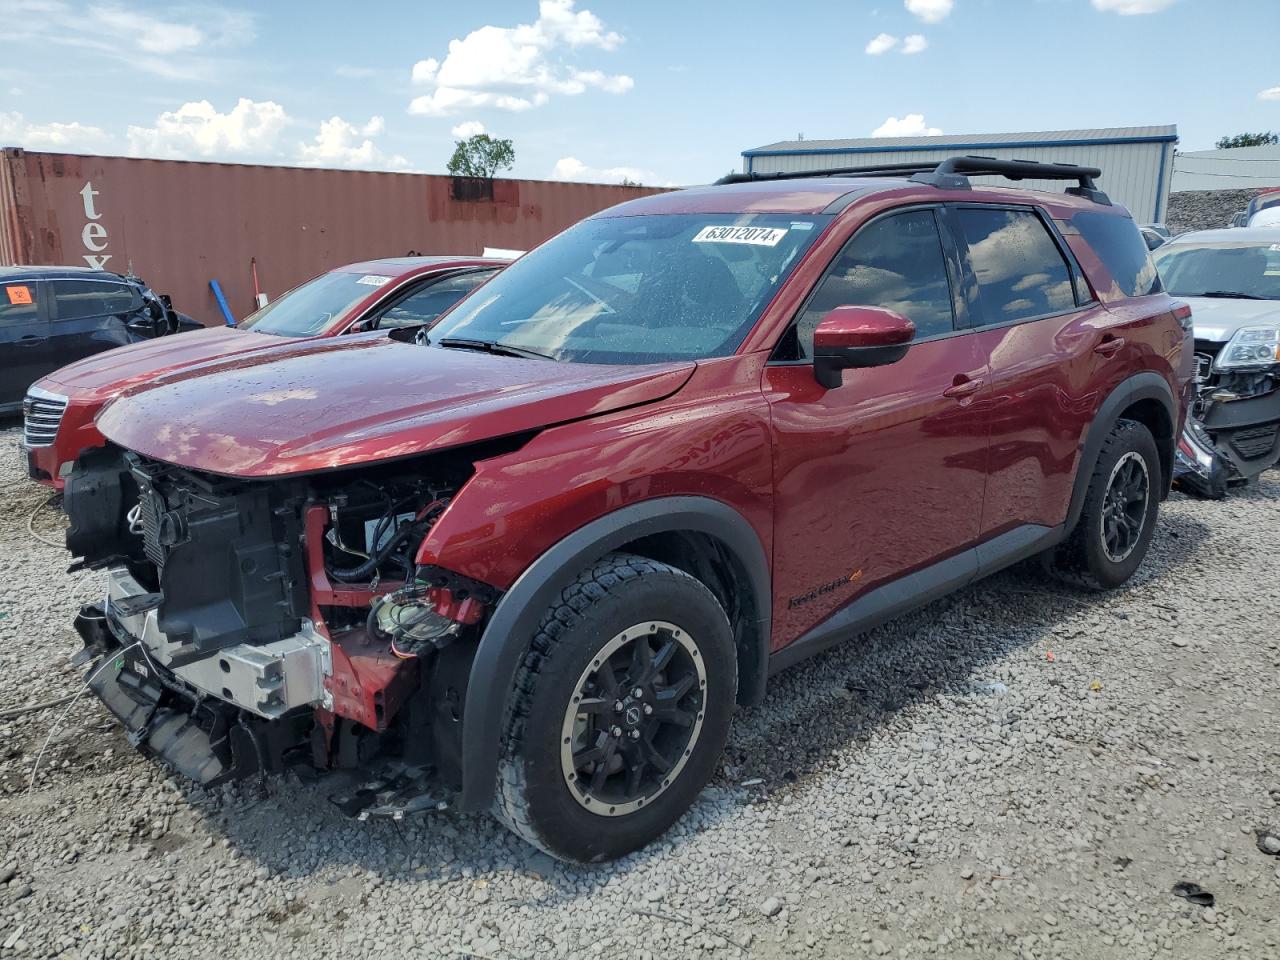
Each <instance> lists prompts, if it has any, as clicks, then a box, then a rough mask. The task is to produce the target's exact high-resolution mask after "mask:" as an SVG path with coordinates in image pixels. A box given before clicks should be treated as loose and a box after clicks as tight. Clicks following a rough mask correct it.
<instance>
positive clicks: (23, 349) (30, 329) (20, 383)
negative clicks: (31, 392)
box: [0, 280, 53, 407]
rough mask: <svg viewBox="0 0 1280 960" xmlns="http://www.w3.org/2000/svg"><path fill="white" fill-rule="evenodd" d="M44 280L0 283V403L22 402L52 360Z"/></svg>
mask: <svg viewBox="0 0 1280 960" xmlns="http://www.w3.org/2000/svg"><path fill="white" fill-rule="evenodd" d="M40 298H41V290H40V284H39V283H36V282H35V281H32V280H23V281H20V282H14V283H0V407H7V406H10V405H11V404H15V403H21V402H22V398H23V397H24V396H25V395H26V393H27V387H29V386H31V384H32V383H34V382H35V381H36V380H39V379H40V378H41V377H42V376H44V374H45V373H47V372H48V370H49V366H50V364H51V363H52V356H53V354H52V347H51V346H50V343H49V320H48V317H47V315H46V314H45V313H44V311H43V309H42V307H41V303H40Z"/></svg>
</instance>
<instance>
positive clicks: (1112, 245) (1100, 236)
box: [1071, 213, 1160, 297]
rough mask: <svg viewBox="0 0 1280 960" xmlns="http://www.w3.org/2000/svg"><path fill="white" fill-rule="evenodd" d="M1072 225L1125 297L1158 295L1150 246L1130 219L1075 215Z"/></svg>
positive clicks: (1093, 214)
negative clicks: (1087, 243)
mask: <svg viewBox="0 0 1280 960" xmlns="http://www.w3.org/2000/svg"><path fill="white" fill-rule="evenodd" d="M1071 223H1072V224H1073V225H1074V226H1075V227H1076V229H1077V230H1079V231H1080V233H1081V234H1082V235H1083V236H1084V238H1085V240H1087V241H1088V242H1089V246H1091V247H1092V248H1093V251H1094V253H1096V254H1097V255H1098V259H1099V260H1101V261H1102V263H1103V265H1104V266H1106V268H1107V270H1108V272H1109V273H1110V274H1111V276H1112V278H1113V279H1114V280H1115V282H1116V284H1117V285H1118V286H1119V287H1120V289H1121V291H1122V292H1123V293H1124V295H1125V296H1126V297H1145V296H1147V294H1150V293H1159V292H1160V275H1159V274H1157V273H1156V265H1155V263H1154V262H1152V259H1151V249H1150V245H1149V244H1148V243H1147V242H1146V241H1145V240H1144V239H1143V237H1142V232H1141V231H1140V230H1139V229H1138V226H1137V224H1135V223H1134V222H1133V221H1132V220H1131V219H1129V218H1128V217H1123V216H1119V215H1118V214H1114V213H1077V214H1076V215H1075V216H1074V217H1072V218H1071ZM1152 232H1153V233H1154V232H1155V231H1152ZM1157 236H1159V235H1158V234H1157ZM1157 246H1158V245H1157Z"/></svg>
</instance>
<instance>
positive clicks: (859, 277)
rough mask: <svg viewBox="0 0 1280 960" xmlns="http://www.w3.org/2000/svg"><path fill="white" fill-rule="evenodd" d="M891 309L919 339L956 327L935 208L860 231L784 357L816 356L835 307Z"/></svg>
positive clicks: (820, 289)
mask: <svg viewBox="0 0 1280 960" xmlns="http://www.w3.org/2000/svg"><path fill="white" fill-rule="evenodd" d="M844 306H856V307H888V308H889V309H891V310H896V311H898V312H899V313H901V314H902V315H903V316H905V317H906V318H907V319H909V320H910V321H911V322H912V323H914V324H915V325H916V339H917V340H919V339H922V338H924V337H932V336H936V335H938V334H940V333H950V332H951V330H952V329H953V316H952V306H951V284H950V282H949V280H948V279H947V261H946V258H945V256H944V255H943V252H942V240H941V238H940V237H939V236H938V225H937V221H936V220H935V219H934V215H933V211H932V210H913V211H911V212H909V213H899V214H895V215H894V216H891V217H885V218H884V219H881V220H877V221H875V222H874V223H872V224H871V225H870V226H867V227H864V228H863V229H862V230H859V231H858V233H857V235H856V236H854V238H853V239H852V240H850V241H849V242H848V243H847V244H846V245H845V248H844V249H843V250H842V251H840V256H838V257H837V258H836V260H835V262H834V263H833V264H832V265H831V266H830V267H829V268H828V270H827V273H826V275H825V276H824V277H823V278H822V281H821V282H820V283H819V284H818V288H817V290H815V291H814V294H813V296H812V297H811V298H810V300H809V302H808V303H807V304H806V305H805V308H804V311H803V312H802V313H801V314H800V317H799V320H798V321H797V322H796V325H795V326H794V327H793V328H792V330H791V331H790V332H789V333H788V335H787V339H786V340H785V341H784V342H783V344H782V345H781V346H780V347H779V351H778V356H779V359H786V360H807V359H809V358H810V357H812V356H813V331H814V328H815V327H817V325H818V324H819V322H821V320H822V318H823V317H825V316H826V315H827V314H828V313H829V312H831V311H832V310H834V309H835V308H836V307H844Z"/></svg>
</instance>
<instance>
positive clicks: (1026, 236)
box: [956, 207, 1076, 325]
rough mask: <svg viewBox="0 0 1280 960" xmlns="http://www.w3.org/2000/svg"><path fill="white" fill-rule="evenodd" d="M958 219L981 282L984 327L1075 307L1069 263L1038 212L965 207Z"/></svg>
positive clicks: (978, 279) (979, 290)
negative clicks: (1037, 214) (1036, 213)
mask: <svg viewBox="0 0 1280 960" xmlns="http://www.w3.org/2000/svg"><path fill="white" fill-rule="evenodd" d="M956 214H957V218H958V220H959V223H960V232H961V234H962V235H963V237H964V240H965V243H966V244H967V245H968V247H969V262H970V263H971V264H972V266H973V272H974V275H975V276H976V278H977V281H978V298H979V300H980V302H981V306H982V324H983V325H988V324H998V323H1011V322H1014V321H1018V320H1029V319H1031V318H1033V317H1043V316H1046V315H1048V314H1053V313H1062V312H1063V311H1065V310H1070V309H1072V308H1074V307H1075V305H1076V297H1075V290H1074V288H1073V287H1072V284H1071V272H1070V270H1069V269H1068V268H1067V261H1066V260H1064V259H1063V257H1062V253H1061V251H1059V249H1058V245H1057V244H1056V243H1055V242H1054V240H1053V237H1051V236H1050V235H1049V231H1048V230H1046V229H1045V225H1044V223H1043V221H1041V219H1040V218H1039V217H1038V216H1036V215H1035V213H1033V212H1031V211H1029V210H1027V211H1022V210H1002V209H1000V208H998V207H993V208H991V209H977V208H973V207H962V208H961V209H959V210H957V211H956Z"/></svg>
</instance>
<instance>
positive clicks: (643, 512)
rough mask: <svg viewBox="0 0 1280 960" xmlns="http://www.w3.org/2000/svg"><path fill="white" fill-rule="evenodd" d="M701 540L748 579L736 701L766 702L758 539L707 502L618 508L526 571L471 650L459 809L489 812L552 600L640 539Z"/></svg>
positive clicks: (766, 613) (766, 630)
mask: <svg viewBox="0 0 1280 960" xmlns="http://www.w3.org/2000/svg"><path fill="white" fill-rule="evenodd" d="M672 532H694V533H704V534H707V535H708V536H711V537H714V538H715V539H717V540H719V541H720V542H721V543H722V544H724V546H725V547H726V548H727V549H728V550H729V552H730V553H731V554H733V556H734V558H735V559H736V560H737V562H738V563H740V564H741V566H742V567H743V569H745V570H746V572H747V582H746V583H744V584H742V585H741V589H743V590H749V591H750V593H751V599H752V601H753V604H754V609H755V612H756V619H755V620H754V621H752V622H751V623H750V624H749V625H748V627H749V629H748V631H747V633H748V635H747V637H746V638H745V639H746V646H745V649H743V650H742V651H741V653H742V654H743V661H742V662H741V663H740V664H739V671H738V673H739V676H738V701H739V703H742V704H755V703H759V702H760V701H761V700H762V699H763V698H764V685H765V680H766V670H765V664H766V662H767V659H768V649H769V637H770V629H771V621H772V609H773V602H772V590H771V586H770V579H769V561H768V558H767V557H766V555H765V551H764V547H763V546H762V545H761V543H760V538H759V537H757V536H756V533H755V530H753V529H752V527H751V525H750V524H749V523H748V522H747V521H746V520H745V519H744V518H743V517H742V515H741V514H739V513H738V512H737V511H736V510H734V509H733V508H731V507H729V506H727V505H725V504H723V503H721V502H719V501H718V500H711V499H709V498H706V497H663V498H660V499H656V500H645V501H643V502H641V503H637V504H633V505H631V506H628V507H623V508H622V509H621V510H618V511H616V512H614V513H611V514H609V515H607V516H604V517H601V518H599V519H598V520H594V521H592V522H591V523H589V524H587V525H586V526H585V527H582V528H580V529H578V530H576V531H574V532H573V533H571V534H569V536H567V537H565V538H564V539H563V540H561V541H560V542H559V543H557V544H556V545H555V546H553V547H551V549H549V550H548V551H547V552H546V553H544V554H543V555H542V556H540V557H539V558H538V559H537V560H535V561H534V562H533V564H531V565H530V566H529V568H528V569H527V570H525V572H524V573H522V574H521V575H520V577H519V579H517V580H516V582H515V583H513V584H512V585H511V588H510V589H509V590H508V591H507V592H506V593H505V594H504V595H503V597H502V599H501V600H500V601H499V602H498V605H497V607H496V608H495V609H494V611H493V615H492V617H490V619H489V622H488V624H486V626H485V628H484V633H483V634H482V635H481V637H480V643H479V646H478V647H477V648H476V654H475V659H474V660H473V661H472V664H471V675H470V678H469V680H468V682H467V692H466V701H465V703H464V705H463V723H462V764H463V766H462V794H461V797H460V799H459V801H458V805H457V809H460V810H466V811H480V810H487V809H488V808H489V805H490V804H491V802H492V800H493V792H494V788H495V786H496V782H497V768H498V749H499V747H500V744H501V738H502V729H503V725H504V724H505V723H506V717H507V704H508V698H509V697H510V695H511V691H512V687H513V684H514V682H515V675H516V669H517V667H519V665H520V660H521V658H522V657H523V656H524V655H525V652H526V651H527V650H528V648H529V642H530V640H531V639H532V638H533V634H534V631H535V630H536V629H537V627H538V623H539V621H541V619H542V617H543V614H545V613H546V611H547V608H548V607H550V606H551V604H552V602H553V601H554V599H555V597H556V595H557V594H558V593H559V592H560V591H561V590H563V589H564V588H565V587H566V586H568V585H569V584H570V583H571V582H572V581H573V579H574V578H575V577H576V576H577V575H578V574H579V573H580V572H582V570H583V569H585V568H586V567H587V566H589V565H590V564H591V563H592V562H593V561H595V560H597V559H599V558H600V557H602V556H604V555H605V554H607V553H608V552H609V551H610V550H615V549H617V548H618V547H620V546H622V545H624V544H626V543H629V542H631V541H633V540H637V539H639V538H641V537H646V536H652V535H654V534H660V533H672Z"/></svg>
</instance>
